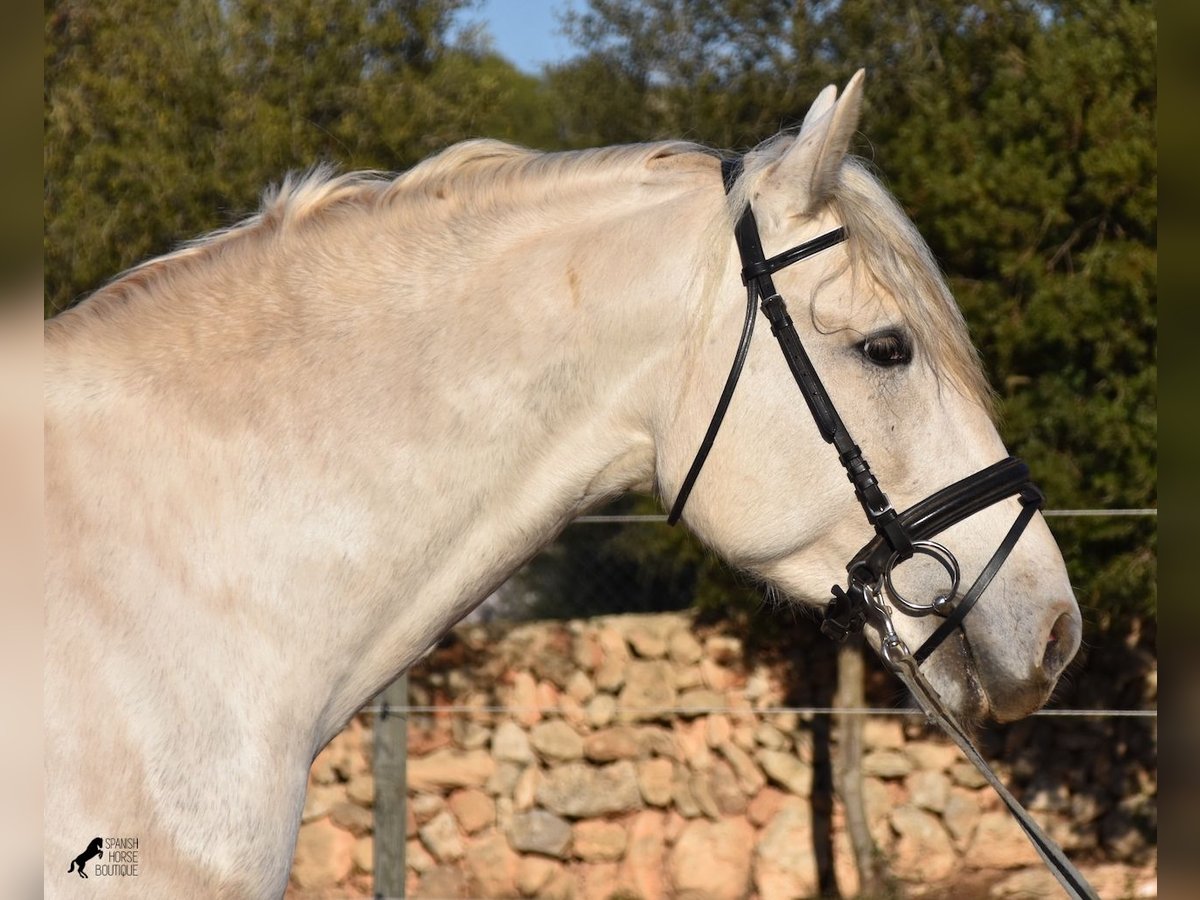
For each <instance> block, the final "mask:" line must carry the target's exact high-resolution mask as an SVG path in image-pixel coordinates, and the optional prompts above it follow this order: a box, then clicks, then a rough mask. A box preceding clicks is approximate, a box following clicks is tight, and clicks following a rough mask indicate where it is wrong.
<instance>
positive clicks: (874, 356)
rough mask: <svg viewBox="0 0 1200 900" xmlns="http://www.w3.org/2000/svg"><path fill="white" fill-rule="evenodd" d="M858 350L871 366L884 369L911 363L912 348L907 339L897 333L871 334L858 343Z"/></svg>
mask: <svg viewBox="0 0 1200 900" xmlns="http://www.w3.org/2000/svg"><path fill="white" fill-rule="evenodd" d="M858 349H859V351H860V352H861V353H862V355H863V356H865V357H866V358H867V359H868V360H869V361H870V362H871V363H872V364H874V365H877V366H882V367H884V368H888V367H890V366H902V365H904V364H906V363H909V362H912V347H911V346H910V345H909V343H908V338H906V337H905V336H904V335H903V334H901V333H900V332H898V331H883V332H880V333H879V334H873V335H871V336H870V337H868V338H866V339H865V340H863V341H862V342H861V343H859V345H858Z"/></svg>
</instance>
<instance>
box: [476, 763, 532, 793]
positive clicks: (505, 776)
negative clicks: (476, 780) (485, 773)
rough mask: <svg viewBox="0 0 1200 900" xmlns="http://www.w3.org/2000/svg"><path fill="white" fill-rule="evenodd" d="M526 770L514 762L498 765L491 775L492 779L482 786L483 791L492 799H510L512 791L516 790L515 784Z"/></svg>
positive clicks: (525, 767)
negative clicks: (492, 797)
mask: <svg viewBox="0 0 1200 900" xmlns="http://www.w3.org/2000/svg"><path fill="white" fill-rule="evenodd" d="M527 768H529V767H528V766H523V765H521V764H520V763H515V762H502V763H500V764H499V765H498V766H496V771H495V772H493V773H492V777H491V778H489V779H488V780H487V783H486V784H485V785H484V786H483V787H484V790H486V791H487V792H488V793H489V794H491V795H492V796H494V797H511V796H512V793H513V791H515V790H516V789H517V782H518V781H519V780H520V778H521V773H522V772H524V771H525V770H526V769H527Z"/></svg>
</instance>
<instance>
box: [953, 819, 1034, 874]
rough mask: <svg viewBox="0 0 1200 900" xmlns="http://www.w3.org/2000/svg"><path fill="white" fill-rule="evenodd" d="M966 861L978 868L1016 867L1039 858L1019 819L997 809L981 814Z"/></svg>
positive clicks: (1028, 864) (1026, 864)
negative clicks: (1018, 821)
mask: <svg viewBox="0 0 1200 900" xmlns="http://www.w3.org/2000/svg"><path fill="white" fill-rule="evenodd" d="M966 861H967V865H969V866H971V867H972V868H976V869H1016V868H1020V867H1021V866H1030V865H1036V864H1037V863H1038V861H1039V858H1038V855H1037V851H1036V850H1034V849H1033V845H1032V844H1030V843H1029V839H1028V838H1027V837H1025V832H1023V831H1022V830H1021V826H1019V825H1018V824H1017V820H1016V819H1014V818H1013V817H1012V816H1010V815H1009V814H1008V812H1007V811H1000V810H997V811H995V812H987V813H984V814H983V815H981V816H980V817H979V824H978V825H977V826H976V827H975V836H974V837H973V838H972V839H971V844H970V846H969V847H968V849H967V852H966Z"/></svg>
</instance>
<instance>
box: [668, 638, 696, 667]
mask: <svg viewBox="0 0 1200 900" xmlns="http://www.w3.org/2000/svg"><path fill="white" fill-rule="evenodd" d="M703 652H704V651H703V649H702V648H701V646H700V642H699V641H697V640H696V638H695V637H694V636H693V635H692V633H691V632H690V631H686V630H682V629H681V630H680V631H676V632H673V633H672V634H671V636H670V637H669V638H667V653H668V654H669V655H670V657H671V659H673V660H674V661H675V662H677V663H679V664H680V665H684V666H690V665H692V663H695V662H699V661H700V657H701V655H702V654H703Z"/></svg>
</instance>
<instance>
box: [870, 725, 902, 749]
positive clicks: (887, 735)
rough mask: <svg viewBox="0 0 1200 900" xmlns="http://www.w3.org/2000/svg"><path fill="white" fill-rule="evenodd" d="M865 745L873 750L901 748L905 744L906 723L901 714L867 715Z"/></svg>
mask: <svg viewBox="0 0 1200 900" xmlns="http://www.w3.org/2000/svg"><path fill="white" fill-rule="evenodd" d="M862 741H863V747H864V748H865V749H866V750H867V751H868V752H870V751H871V750H899V749H900V748H902V747H903V746H904V723H903V722H901V721H900V717H899V716H886V717H883V716H867V717H866V719H865V720H864V721H863V729H862Z"/></svg>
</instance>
